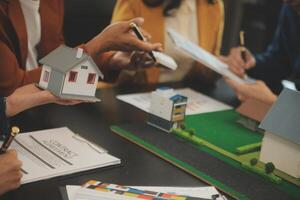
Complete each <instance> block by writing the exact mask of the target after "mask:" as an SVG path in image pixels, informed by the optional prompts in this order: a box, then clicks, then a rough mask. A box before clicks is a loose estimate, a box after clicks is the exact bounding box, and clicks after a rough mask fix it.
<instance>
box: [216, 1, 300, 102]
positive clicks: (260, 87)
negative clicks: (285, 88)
mask: <svg viewBox="0 0 300 200" xmlns="http://www.w3.org/2000/svg"><path fill="white" fill-rule="evenodd" d="M284 3H285V4H284V5H283V7H282V9H281V13H280V18H279V22H278V26H277V30H276V33H275V36H274V38H273V41H272V43H271V44H270V45H269V47H268V49H267V50H266V52H264V53H262V54H257V55H253V54H251V52H250V51H249V50H247V54H246V55H247V56H246V60H245V61H244V60H243V59H242V57H241V50H242V48H241V47H236V48H233V49H232V50H231V52H230V54H229V56H228V57H222V58H221V59H222V60H223V61H225V62H226V63H228V64H229V66H230V69H231V70H232V71H233V72H234V73H236V74H237V75H239V76H241V77H243V76H245V74H246V73H247V74H248V75H250V76H251V77H253V78H256V79H259V80H261V81H258V82H256V83H255V84H237V83H234V82H232V81H229V85H231V86H232V87H233V88H234V89H235V90H236V91H237V93H238V96H243V99H244V98H259V99H261V100H264V101H266V102H272V101H273V102H274V101H275V100H276V95H275V94H274V93H273V92H272V91H271V90H270V89H269V88H268V86H267V85H269V86H273V87H274V86H275V88H278V87H279V86H281V81H282V80H284V79H291V80H292V81H294V82H295V84H296V86H297V87H298V88H299V87H300V45H299V44H300V0H284ZM262 81H263V82H262ZM264 82H265V83H266V84H265V83H264ZM258 96H259V97H258Z"/></svg>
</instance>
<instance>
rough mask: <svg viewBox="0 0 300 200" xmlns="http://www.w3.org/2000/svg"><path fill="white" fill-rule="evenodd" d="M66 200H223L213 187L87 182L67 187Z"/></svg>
mask: <svg viewBox="0 0 300 200" xmlns="http://www.w3.org/2000/svg"><path fill="white" fill-rule="evenodd" d="M66 192H67V195H64V196H65V198H66V200H94V199H95V200H96V199H101V200H135V199H136V200H146V199H147V200H149V199H157V200H176V199H181V200H210V199H214V200H224V199H226V198H225V197H224V196H222V195H220V194H219V192H218V191H217V190H216V189H215V188H214V187H152V186H120V185H115V184H107V183H102V182H100V181H89V182H87V183H86V184H85V185H84V186H82V187H80V186H67V187H66Z"/></svg>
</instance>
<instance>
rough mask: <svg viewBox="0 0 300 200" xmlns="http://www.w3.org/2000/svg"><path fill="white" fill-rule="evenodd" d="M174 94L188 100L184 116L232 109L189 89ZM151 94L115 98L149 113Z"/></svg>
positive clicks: (179, 90)
mask: <svg viewBox="0 0 300 200" xmlns="http://www.w3.org/2000/svg"><path fill="white" fill-rule="evenodd" d="M175 91H176V93H178V94H181V95H183V96H185V97H187V98H188V103H187V108H186V114H187V115H194V114H200V113H208V112H217V111H223V110H230V109H232V107H230V106H228V105H226V104H224V103H222V102H219V101H216V100H214V99H212V98H210V97H208V96H206V95H204V94H201V93H198V92H196V91H194V90H192V89H190V88H184V89H178V90H175ZM150 95H151V93H150V92H148V93H137V94H128V95H119V96H117V98H118V99H119V100H121V101H124V102H126V103H129V104H131V105H133V106H135V107H137V108H139V109H141V110H143V111H145V112H148V113H149V112H150V101H151V96H150Z"/></svg>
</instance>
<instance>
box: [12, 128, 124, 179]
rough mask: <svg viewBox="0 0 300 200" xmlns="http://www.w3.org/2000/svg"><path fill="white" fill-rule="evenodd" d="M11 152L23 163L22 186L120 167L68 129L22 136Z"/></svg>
mask: <svg viewBox="0 0 300 200" xmlns="http://www.w3.org/2000/svg"><path fill="white" fill-rule="evenodd" d="M10 148H12V149H16V150H17V152H18V158H19V159H20V160H21V161H22V162H23V166H22V170H23V178H22V180H21V183H22V184H25V183H30V182H34V181H38V180H43V179H48V178H52V177H56V176H61V175H66V174H72V173H75V172H80V171H85V170H90V169H96V168H100V167H105V166H109V165H115V164H119V163H120V160H119V159H118V158H115V157H113V156H111V155H109V154H108V153H107V152H106V150H104V149H102V148H101V147H98V146H97V145H95V144H93V143H90V142H88V141H87V140H85V139H84V138H82V137H78V136H77V135H75V134H74V133H73V132H72V131H71V130H70V129H68V128H57V129H49V130H43V131H36V132H29V133H22V134H19V135H18V136H17V137H16V138H15V140H14V141H13V143H12V145H11V147H10Z"/></svg>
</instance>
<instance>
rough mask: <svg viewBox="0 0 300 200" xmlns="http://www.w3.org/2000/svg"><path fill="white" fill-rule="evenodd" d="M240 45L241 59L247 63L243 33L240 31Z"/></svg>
mask: <svg viewBox="0 0 300 200" xmlns="http://www.w3.org/2000/svg"><path fill="white" fill-rule="evenodd" d="M240 45H241V47H242V52H241V55H242V59H243V60H244V61H245V62H246V61H247V54H246V47H245V32H244V31H240Z"/></svg>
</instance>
